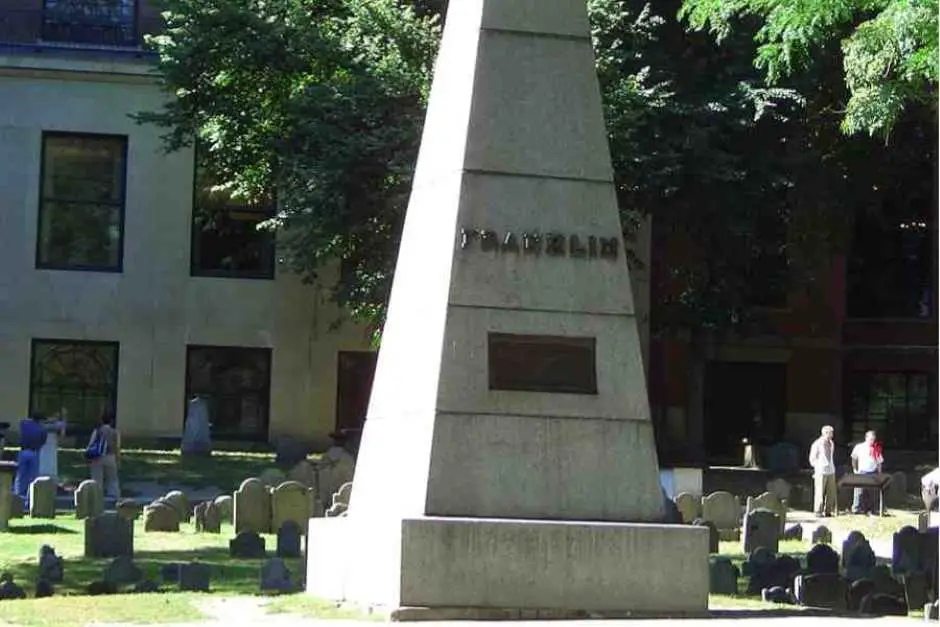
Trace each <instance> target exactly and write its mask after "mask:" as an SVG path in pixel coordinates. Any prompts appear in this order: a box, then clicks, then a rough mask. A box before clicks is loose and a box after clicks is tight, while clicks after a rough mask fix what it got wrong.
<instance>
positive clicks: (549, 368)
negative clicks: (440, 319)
mask: <svg viewBox="0 0 940 627" xmlns="http://www.w3.org/2000/svg"><path fill="white" fill-rule="evenodd" d="M596 344H597V341H596V340H595V339H594V338H593V337H559V336H548V335H510V334H507V333H490V334H489V342H488V358H489V372H490V389H491V390H513V391H519V392H548V393H554V394H597V368H596V366H595V363H596V360H595V347H596Z"/></svg>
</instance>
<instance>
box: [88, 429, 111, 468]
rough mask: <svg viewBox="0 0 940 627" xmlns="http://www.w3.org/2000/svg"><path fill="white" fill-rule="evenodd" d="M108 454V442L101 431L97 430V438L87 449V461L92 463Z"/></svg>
mask: <svg viewBox="0 0 940 627" xmlns="http://www.w3.org/2000/svg"><path fill="white" fill-rule="evenodd" d="M107 454H108V440H107V439H106V438H105V437H104V436H103V435H102V434H101V429H95V437H94V438H93V439H92V441H91V444H89V445H88V448H87V449H85V459H87V460H89V461H91V460H93V459H98V458H99V457H104V456H105V455H107Z"/></svg>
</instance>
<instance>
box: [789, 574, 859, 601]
mask: <svg viewBox="0 0 940 627" xmlns="http://www.w3.org/2000/svg"><path fill="white" fill-rule="evenodd" d="M846 592H847V586H846V582H845V580H844V579H842V578H841V577H839V575H835V574H831V573H819V574H816V575H797V576H796V577H795V578H794V581H793V594H794V596H795V597H796V602H797V603H799V604H800V605H805V606H809V607H824V608H829V609H834V610H845V609H846Z"/></svg>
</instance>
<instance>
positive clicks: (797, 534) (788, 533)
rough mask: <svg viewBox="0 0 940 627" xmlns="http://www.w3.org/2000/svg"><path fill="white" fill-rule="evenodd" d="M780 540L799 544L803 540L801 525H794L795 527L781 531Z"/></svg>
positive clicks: (790, 526)
mask: <svg viewBox="0 0 940 627" xmlns="http://www.w3.org/2000/svg"><path fill="white" fill-rule="evenodd" d="M780 539H781V540H793V541H797V542H801V541H802V540H803V525H801V524H800V523H796V524H795V525H789V526H787V527H786V528H785V529H784V530H783V535H782V536H780Z"/></svg>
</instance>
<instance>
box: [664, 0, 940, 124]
mask: <svg viewBox="0 0 940 627" xmlns="http://www.w3.org/2000/svg"><path fill="white" fill-rule="evenodd" d="M937 11H938V5H937V0H684V3H683V6H682V10H681V12H680V15H681V16H682V18H683V19H685V20H686V21H687V22H688V24H689V26H690V27H691V28H693V29H695V30H707V31H709V32H710V33H712V34H713V35H714V36H715V37H716V38H717V39H718V40H719V41H723V40H725V39H726V38H727V37H728V36H729V35H731V33H732V32H733V31H735V30H737V29H740V28H742V25H744V26H743V28H744V29H745V30H746V29H747V28H748V26H747V25H748V24H749V22H750V21H753V20H755V19H756V20H757V21H758V22H759V24H760V25H761V26H760V29H759V30H758V31H757V33H756V35H755V39H756V40H757V41H758V42H760V47H759V48H758V49H757V54H756V56H755V64H756V65H757V67H759V68H760V69H762V70H763V71H764V73H765V75H766V77H767V79H768V80H769V81H771V82H772V83H773V82H779V81H781V80H783V79H785V78H787V77H789V76H791V75H793V74H795V73H798V72H800V71H803V70H805V69H807V68H808V67H809V66H811V64H812V60H813V59H814V57H816V56H818V55H820V54H821V53H823V54H824V53H825V49H826V47H827V45H828V44H829V43H831V42H832V41H833V40H835V41H838V40H841V48H842V59H843V66H844V81H845V84H846V86H847V87H848V89H849V92H850V97H849V99H848V102H847V103H846V106H845V114H844V117H843V119H842V129H843V130H844V131H845V132H846V133H849V134H852V133H860V132H866V133H868V134H869V135H880V136H883V137H887V136H888V135H889V134H890V132H891V130H892V129H893V128H894V127H895V125H896V124H897V123H898V121H899V120H900V119H901V117H902V115H903V113H904V111H905V110H907V109H909V108H910V107H911V106H919V105H928V106H930V107H931V108H932V109H933V111H934V115H936V107H937V73H938V39H937V32H938V28H937V19H938V13H937Z"/></svg>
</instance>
